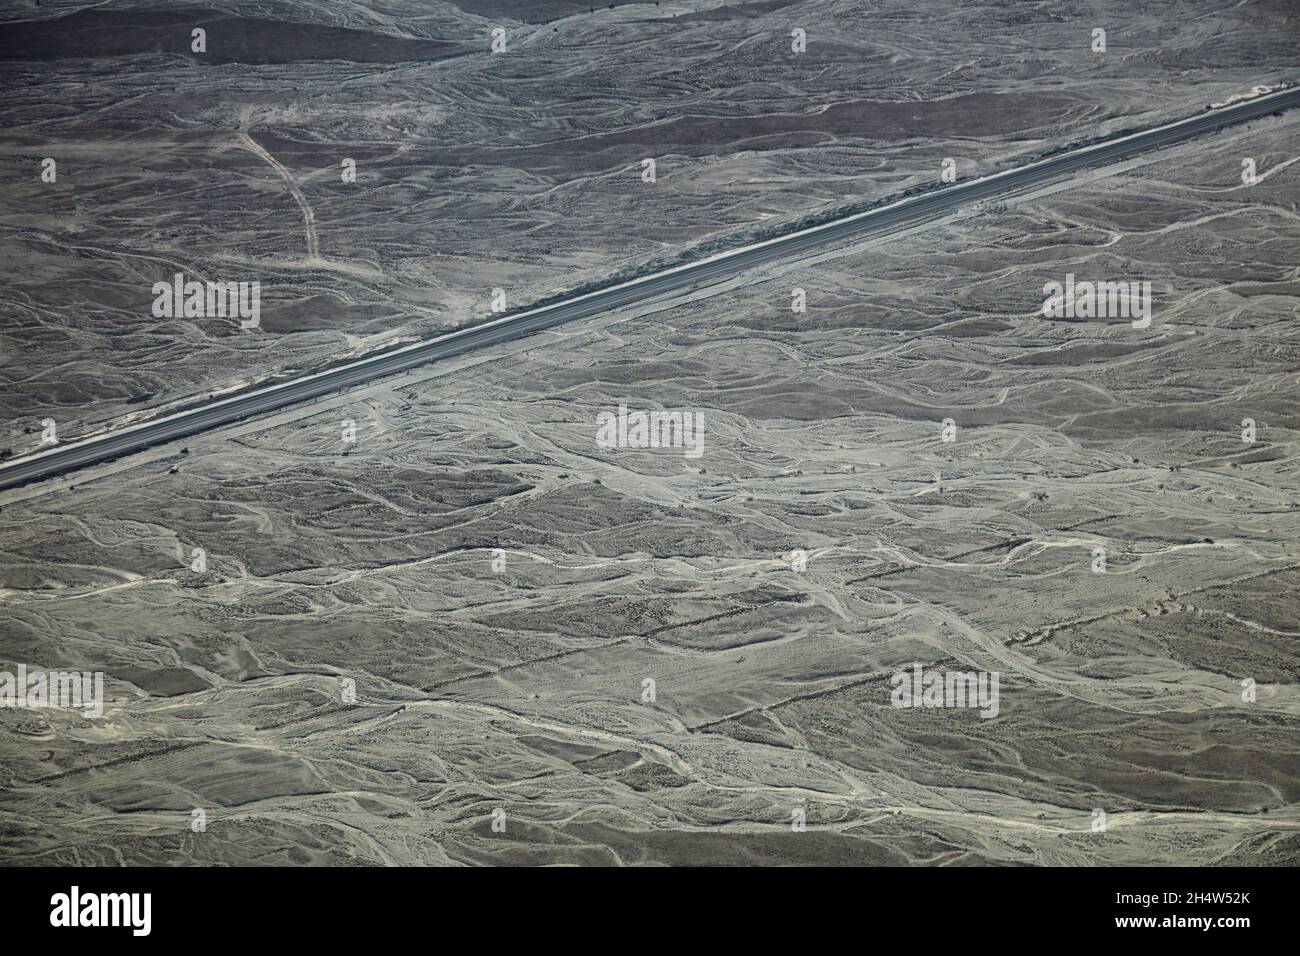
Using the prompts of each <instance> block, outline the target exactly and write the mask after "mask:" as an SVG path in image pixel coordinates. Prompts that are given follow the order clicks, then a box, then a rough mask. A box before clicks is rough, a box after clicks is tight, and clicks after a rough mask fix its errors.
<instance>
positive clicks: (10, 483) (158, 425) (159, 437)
mask: <svg viewBox="0 0 1300 956" xmlns="http://www.w3.org/2000/svg"><path fill="white" fill-rule="evenodd" d="M1298 104H1300V87H1297V88H1293V89H1286V90H1282V91H1280V92H1277V93H1271V94H1268V95H1266V96H1261V97H1257V98H1255V99H1250V100H1245V101H1243V102H1240V103H1237V104H1235V105H1233V106H1229V107H1223V108H1221V109H1217V110H1207V111H1205V112H1203V113H1200V114H1198V115H1196V116H1193V117H1190V118H1188V119H1185V120H1180V121H1178V122H1176V123H1170V124H1168V125H1165V126H1160V127H1156V128H1154V129H1149V130H1144V131H1142V132H1139V133H1133V134H1129V135H1125V136H1119V137H1114V138H1111V139H1108V140H1105V141H1103V142H1100V143H1096V144H1094V145H1092V146H1086V147H1082V148H1080V149H1074V150H1070V151H1068V152H1063V153H1060V154H1058V155H1055V156H1051V157H1048V158H1047V159H1043V160H1040V161H1038V162H1034V163H1029V164H1027V165H1024V166H1019V167H1016V168H1015V169H1011V170H1007V171H1006V172H1002V173H997V174H995V175H992V176H985V177H982V178H979V179H973V180H970V181H969V182H965V183H956V184H954V185H951V186H947V187H945V188H943V189H937V190H934V191H931V192H927V193H924V194H922V195H918V196H914V197H911V198H908V199H904V200H900V201H899V202H895V203H892V204H890V205H887V206H882V207H879V208H876V209H872V210H869V211H867V212H863V213H857V214H854V215H852V216H846V217H844V218H842V219H837V220H834V221H832V222H828V223H824V224H822V225H819V226H815V227H812V228H809V229H803V230H800V231H798V232H793V233H789V234H787V235H784V236H781V237H779V238H776V239H769V240H766V241H764V242H760V243H756V244H754V245H750V246H745V247H743V248H739V249H733V250H730V251H728V252H725V253H721V254H719V255H716V256H712V257H709V258H707V259H702V260H699V261H697V262H692V263H689V264H687V265H682V266H676V267H673V268H671V269H666V270H663V271H661V272H656V273H653V274H650V275H647V276H642V277H641V278H638V279H634V280H631V281H629V282H624V283H620V284H618V285H613V286H610V287H607V288H604V289H600V290H599V291H596V292H589V293H586V294H583V295H578V296H574V297H572V298H567V299H564V300H562V301H558V302H553V303H551V304H549V305H545V306H541V307H538V308H533V309H527V310H525V311H522V312H516V313H508V314H505V315H503V316H501V317H500V318H496V319H493V320H491V321H489V322H484V323H482V324H480V325H475V326H472V327H469V328H464V329H460V330H458V331H455V332H448V333H446V334H445V335H439V336H437V337H436V338H432V339H428V340H426V341H423V342H417V343H415V344H413V345H408V346H405V347H403V348H400V349H395V350H392V351H388V352H381V353H377V354H375V355H370V356H367V357H365V358H362V359H358V360H357V361H354V362H349V363H348V364H346V365H340V366H338V367H336V368H331V369H328V370H326V371H323V372H316V373H312V374H309V375H304V376H302V377H300V378H296V379H292V380H290V381H287V382H282V383H280V384H278V385H272V386H267V387H263V388H259V389H256V390H253V391H248V392H245V393H243V394H240V395H236V396H234V397H231V398H224V399H220V400H217V401H212V402H209V403H207V404H205V405H201V406H198V407H195V408H192V409H189V410H187V411H183V412H177V413H175V414H172V415H167V416H165V417H161V418H157V419H154V420H151V421H146V422H141V423H139V424H136V425H132V426H128V427H123V428H118V429H114V430H111V431H108V432H106V433H104V434H101V435H99V436H96V437H92V438H86V439H81V440H76V441H70V442H68V443H66V444H60V445H52V446H50V447H49V448H47V449H45V450H43V451H39V452H37V453H35V454H31V455H28V456H26V457H23V458H16V459H13V460H12V461H9V462H7V463H5V464H3V465H0V489H4V488H12V487H15V486H18V485H23V484H27V483H30V482H33V481H39V480H41V479H43V478H50V477H52V476H54V475H58V474H62V473H64V472H68V471H73V470H75V469H78V468H84V467H86V466H88V465H92V464H98V463H100V462H105V461H110V460H112V459H114V458H119V457H121V456H123V455H128V454H130V453H132V452H135V451H140V450H142V449H145V448H149V447H151V446H154V445H159V444H162V443H164V442H169V441H174V440H176V439H178V438H184V437H186V436H188V435H193V434H195V433H197V432H202V431H207V430H208V429H211V428H216V427H218V426H220V425H226V424H229V423H231V422H235V421H238V420H240V419H243V418H247V417H249V416H251V415H260V414H263V413H265V412H269V411H272V410H274V409H279V408H283V407H285V406H288V405H293V404H295V403H298V402H303V401H306V400H308V399H311V398H317V397H319V396H321V395H326V394H328V393H330V392H334V391H338V390H339V389H345V388H350V387H352V386H355V385H360V384H362V383H364V382H370V381H373V380H375V379H378V378H382V377H384V376H386V375H392V374H393V373H395V372H401V371H404V370H406V369H410V368H415V367H416V366H420V365H425V364H427V363H429V362H434V361H437V360H438V359H441V358H446V357H448V356H451V355H457V354H459V353H462V352H467V351H470V350H472V349H478V348H482V347H484V346H486V345H492V344H494V343H497V342H503V341H505V340H507V339H514V338H518V337H520V336H523V335H529V334H531V333H533V332H537V331H539V330H541V329H546V328H549V327H551V326H554V325H559V324H561V323H564V322H572V321H574V320H576V319H583V318H587V317H588V316H592V315H595V314H597V313H600V312H606V311H608V310H610V309H616V308H619V307H620V306H625V305H628V304H630V303H633V302H638V301H641V300H643V299H649V298H652V297H655V296H659V295H662V294H664V293H666V292H672V291H674V290H679V289H683V288H686V287H689V286H693V285H699V284H703V283H708V282H713V281H716V280H718V279H722V278H725V277H728V276H731V275H734V274H736V273H738V272H742V271H744V270H746V269H750V268H753V267H754V266H757V265H761V264H762V263H765V262H770V261H772V260H775V259H784V258H790V257H795V256H798V255H800V254H802V253H805V252H808V251H810V250H812V249H816V248H820V247H824V246H831V245H836V244H839V243H843V242H845V241H846V240H858V239H862V238H864V237H867V236H874V235H878V234H884V233H889V232H892V231H897V230H899V229H903V228H907V227H910V226H913V225H916V224H917V223H918V222H924V221H925V220H927V219H933V218H936V217H938V216H941V215H943V214H945V213H950V212H952V211H954V210H956V209H958V208H959V207H961V206H963V205H966V204H969V203H972V202H977V201H979V200H983V199H989V198H991V197H994V196H999V195H1005V194H1008V193H1014V192H1016V191H1019V190H1023V189H1025V188H1026V187H1030V186H1034V185H1039V184H1041V183H1043V182H1045V181H1048V180H1052V179H1055V178H1059V177H1061V176H1064V175H1068V174H1071V173H1076V172H1079V171H1081V170H1086V169H1092V168H1095V167H1098V166H1104V165H1107V164H1110V163H1114V162H1118V161H1120V160H1124V159H1128V158H1130V157H1132V156H1135V155H1137V154H1139V153H1142V152H1146V151H1148V150H1152V149H1157V148H1159V147H1161V146H1168V145H1170V144H1173V143H1179V142H1182V141H1184V140H1188V139H1191V138H1192V137H1195V136H1200V135H1203V134H1205V133H1210V132H1214V131H1216V130H1219V129H1222V128H1224V127H1226V126H1232V125H1235V124H1237V123H1243V122H1246V121H1248V120H1252V119H1256V118H1258V117H1261V116H1266V115H1268V114H1269V113H1273V112H1276V111H1281V110H1285V109H1290V108H1292V107H1294V106H1296V105H1298ZM1231 174H1232V175H1233V176H1235V175H1236V171H1235V169H1234V170H1233V171H1232V173H1231Z"/></svg>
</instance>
